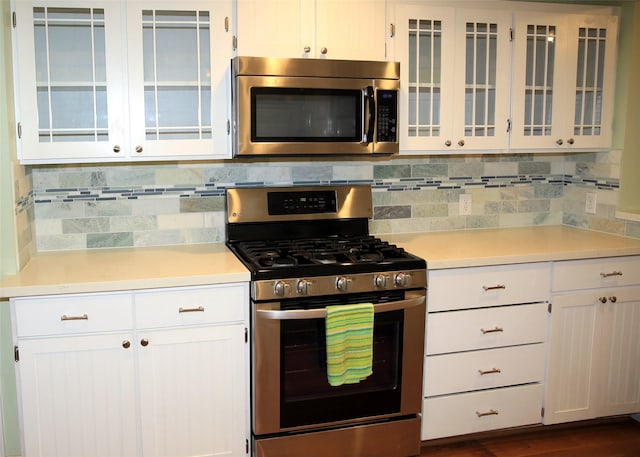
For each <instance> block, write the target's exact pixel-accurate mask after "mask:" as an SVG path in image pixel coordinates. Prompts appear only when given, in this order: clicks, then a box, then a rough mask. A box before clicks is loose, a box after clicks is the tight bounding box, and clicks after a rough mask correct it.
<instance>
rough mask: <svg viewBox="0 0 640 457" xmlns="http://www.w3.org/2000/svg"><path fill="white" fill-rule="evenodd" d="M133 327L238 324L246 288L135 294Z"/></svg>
mask: <svg viewBox="0 0 640 457" xmlns="http://www.w3.org/2000/svg"><path fill="white" fill-rule="evenodd" d="M134 300H135V304H136V326H137V328H156V327H173V326H180V325H200V324H216V323H224V322H242V321H244V320H245V317H246V316H247V315H248V312H249V285H248V284H229V285H217V286H205V287H185V288H172V289H166V290H154V291H149V292H139V293H136V294H135V298H134Z"/></svg>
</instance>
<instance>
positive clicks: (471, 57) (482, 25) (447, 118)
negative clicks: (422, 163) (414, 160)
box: [388, 0, 617, 154]
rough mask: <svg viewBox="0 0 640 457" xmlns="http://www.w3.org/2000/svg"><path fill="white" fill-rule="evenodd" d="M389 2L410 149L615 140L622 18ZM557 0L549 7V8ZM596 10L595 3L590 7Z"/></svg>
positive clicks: (572, 145)
mask: <svg viewBox="0 0 640 457" xmlns="http://www.w3.org/2000/svg"><path fill="white" fill-rule="evenodd" d="M475 6H476V4H474V2H442V1H440V2H437V1H434V2H415V1H411V0H398V1H394V2H392V3H391V4H390V7H389V20H390V22H391V24H392V30H393V33H392V34H391V36H390V37H389V39H388V46H389V49H390V59H392V60H397V61H399V62H400V64H401V65H400V66H401V71H400V74H401V115H400V149H401V152H402V153H405V154H407V153H408V154H421V153H430V154H433V153H445V154H448V153H465V152H473V151H493V152H502V151H507V150H510V149H511V150H514V151H518V150H527V151H532V152H535V151H536V150H541V151H543V150H557V149H565V148H569V149H573V150H583V151H584V150H592V149H599V148H607V147H609V146H610V144H611V124H612V117H613V98H614V82H615V81H614V76H615V75H614V73H615V65H616V46H617V18H616V17H615V16H612V15H611V13H610V11H611V10H610V9H606V8H602V9H601V10H600V12H602V13H603V14H602V15H600V14H594V15H590V16H586V15H580V14H575V13H573V12H570V11H569V10H568V9H563V8H561V7H557V5H556V8H555V12H553V13H543V12H536V11H533V12H532V11H530V10H528V9H527V10H525V9H524V8H525V7H526V8H529V9H530V8H532V6H531V4H523V3H517V2H509V3H507V4H505V3H504V2H484V3H483V7H482V8H477V7H475ZM548 6H549V5H547V6H546V7H545V10H548V9H549V7H548ZM591 10H593V8H591Z"/></svg>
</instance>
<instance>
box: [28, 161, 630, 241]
mask: <svg viewBox="0 0 640 457" xmlns="http://www.w3.org/2000/svg"><path fill="white" fill-rule="evenodd" d="M619 156H620V154H619V151H612V152H607V153H588V154H586V153H582V154H565V155H563V154H559V155H556V154H551V155H539V154H536V155H533V154H531V155H486V156H484V155H478V156H436V157H409V158H406V157H400V158H394V159H387V160H376V161H360V160H358V161H334V162H325V161H313V162H309V161H302V160H300V161H289V162H280V161H269V162H259V163H256V162H240V161H221V162H213V163H180V164H175V163H166V164H152V165H151V164H133V165H110V166H106V165H91V166H55V167H33V168H32V169H31V170H30V171H31V173H32V178H33V189H32V190H31V191H30V194H29V195H28V196H26V197H25V196H23V197H22V198H21V200H22V201H21V204H22V205H25V206H27V207H29V206H30V204H31V205H32V207H33V214H34V217H33V220H34V225H35V237H36V244H37V250H38V251H40V252H42V251H61V250H76V249H100V248H113V247H143V246H163V245H179V244H197V243H212V242H213V243H216V242H224V238H225V217H224V194H225V189H226V188H227V187H231V186H280V185H283V186H284V185H310V184H335V183H367V184H370V185H371V186H372V189H373V198H374V217H373V219H372V220H371V222H370V231H371V233H373V234H377V235H383V234H389V233H403V232H427V231H436V230H462V229H477V228H489V227H511V226H531V225H557V224H568V225H574V226H579V227H585V228H592V229H595V230H600V231H605V232H610V233H616V234H621V235H623V234H624V235H628V236H640V230H639V229H638V224H633V223H625V222H624V221H620V220H617V219H615V217H614V216H613V215H614V213H615V207H616V201H617V190H618V178H619V175H620V173H619V163H620V160H619ZM587 192H596V193H597V199H598V207H597V213H596V214H587V213H585V198H586V193H587ZM461 194H469V195H471V198H472V213H471V214H470V215H465V216H461V215H460V214H459V212H460V211H459V203H458V202H459V197H460V195H461ZM25 201H27V202H29V203H25Z"/></svg>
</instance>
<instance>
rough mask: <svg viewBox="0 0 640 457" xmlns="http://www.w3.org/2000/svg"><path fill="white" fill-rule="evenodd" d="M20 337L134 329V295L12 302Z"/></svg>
mask: <svg viewBox="0 0 640 457" xmlns="http://www.w3.org/2000/svg"><path fill="white" fill-rule="evenodd" d="M12 308H13V313H14V316H15V325H16V333H17V336H18V337H27V336H47V335H73V334H81V333H94V332H109V331H121V330H131V329H132V328H133V307H132V302H131V294H77V295H76V294H73V295H55V296H48V297H29V298H16V299H13V300H12Z"/></svg>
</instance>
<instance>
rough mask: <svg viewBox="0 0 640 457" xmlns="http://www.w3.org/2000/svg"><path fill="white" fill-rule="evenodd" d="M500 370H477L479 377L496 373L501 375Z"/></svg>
mask: <svg viewBox="0 0 640 457" xmlns="http://www.w3.org/2000/svg"><path fill="white" fill-rule="evenodd" d="M501 371H502V370H500V368H492V369H491V370H478V373H480V376H484V375H486V374H497V373H501Z"/></svg>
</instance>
